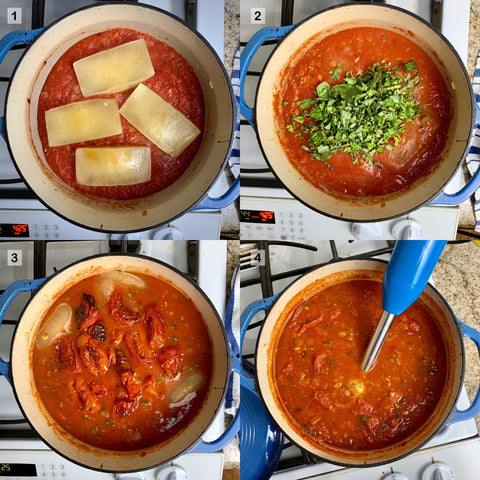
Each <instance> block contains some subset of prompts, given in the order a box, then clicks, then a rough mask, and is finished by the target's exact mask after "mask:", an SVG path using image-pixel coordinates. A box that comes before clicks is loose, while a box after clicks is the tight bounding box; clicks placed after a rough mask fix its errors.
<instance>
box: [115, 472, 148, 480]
mask: <svg viewBox="0 0 480 480" xmlns="http://www.w3.org/2000/svg"><path fill="white" fill-rule="evenodd" d="M115 480H145V474H144V473H143V472H134V473H117V474H115Z"/></svg>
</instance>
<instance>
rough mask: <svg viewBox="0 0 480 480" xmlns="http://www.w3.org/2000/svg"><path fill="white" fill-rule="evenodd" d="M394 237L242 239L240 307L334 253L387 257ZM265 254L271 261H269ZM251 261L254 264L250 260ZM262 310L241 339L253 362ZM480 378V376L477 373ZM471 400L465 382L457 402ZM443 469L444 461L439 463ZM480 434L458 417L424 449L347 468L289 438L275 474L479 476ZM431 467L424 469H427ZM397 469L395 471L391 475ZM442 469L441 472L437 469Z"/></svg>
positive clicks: (401, 478)
mask: <svg viewBox="0 0 480 480" xmlns="http://www.w3.org/2000/svg"><path fill="white" fill-rule="evenodd" d="M393 246H394V242H389V241H342V240H340V241H335V242H333V241H319V242H315V243H313V244H294V243H291V242H275V241H272V242H256V243H247V242H245V243H242V249H241V266H242V267H241V268H242V270H241V294H240V310H241V311H242V312H243V311H244V310H245V308H246V307H247V306H248V305H250V304H251V303H252V302H253V301H256V300H258V299H261V298H266V297H268V296H272V295H276V294H279V293H280V292H282V291H283V290H284V289H285V288H286V287H287V286H288V285H290V284H291V283H292V282H293V281H294V280H295V279H296V278H298V277H299V276H300V275H302V274H304V273H306V272H307V271H310V270H311V269H313V268H315V267H316V266H321V265H322V264H324V263H327V262H330V261H332V260H334V259H342V258H351V257H354V256H357V255H366V256H368V257H369V258H375V259H381V260H388V259H389V258H390V254H391V251H392V249H393ZM267 256H268V258H269V259H270V262H268V261H267ZM252 265H253V266H252ZM262 269H263V270H264V271H266V272H267V274H268V271H270V272H271V279H272V282H269V281H268V275H267V281H264V280H261V270H262ZM263 319H264V313H263V312H259V313H257V314H256V315H255V316H254V317H253V319H252V320H251V322H250V326H252V325H253V328H250V329H248V330H247V331H246V333H245V338H244V342H243V351H242V354H243V358H244V359H247V360H249V361H250V362H254V358H255V349H256V342H257V337H258V334H259V330H260V325H261V322H262V320H263ZM479 380H480V377H479ZM469 406H470V402H469V400H468V397H467V394H466V391H465V388H462V391H461V395H460V398H459V401H458V403H457V407H458V408H459V409H460V410H463V409H467V408H468V407H469ZM436 463H441V464H445V465H448V467H449V469H451V470H452V471H453V474H449V472H446V471H443V470H442V471H443V474H444V476H443V477H440V476H435V468H433V467H431V465H433V464H436ZM439 468H441V469H443V467H439ZM479 469H480V437H479V436H478V431H477V427H476V423H475V420H474V419H471V420H467V421H462V422H457V423H454V424H451V425H449V426H448V427H446V428H445V429H443V430H442V431H441V432H440V433H439V434H437V435H436V436H435V437H433V438H432V440H430V441H429V442H428V443H427V444H426V445H425V447H424V448H423V449H421V450H419V451H417V452H415V453H414V454H412V455H409V456H407V457H405V458H403V459H401V460H398V461H396V462H393V463H391V464H388V465H382V466H378V467H369V468H344V467H340V466H338V465H333V464H330V463H327V462H323V461H319V459H316V458H315V457H313V456H312V455H310V454H308V453H306V452H303V451H301V450H300V449H299V448H298V447H297V446H296V445H295V444H293V443H291V442H290V441H289V440H288V439H286V440H285V445H284V448H283V450H282V453H281V456H280V460H279V462H278V465H277V467H276V469H275V471H274V472H273V474H272V479H275V480H303V479H307V478H308V479H309V480H310V479H317V478H318V479H324V478H325V479H327V478H328V479H330V478H332V479H333V478H339V479H343V478H345V479H352V480H353V479H355V480H363V479H365V480H366V479H368V480H434V479H445V480H451V479H453V478H457V479H461V480H475V479H477V478H478V472H479V471H480V470H479ZM425 470H426V471H427V473H426V474H425V475H424V476H422V475H423V472H424V471H425ZM392 475H393V476H392ZM437 475H438V474H437Z"/></svg>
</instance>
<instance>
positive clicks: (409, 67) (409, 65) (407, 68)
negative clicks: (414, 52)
mask: <svg viewBox="0 0 480 480" xmlns="http://www.w3.org/2000/svg"><path fill="white" fill-rule="evenodd" d="M403 69H404V70H405V71H406V72H408V71H410V70H412V71H413V73H418V69H417V64H416V63H415V62H414V61H413V60H412V61H410V62H408V63H405V64H404V65H403Z"/></svg>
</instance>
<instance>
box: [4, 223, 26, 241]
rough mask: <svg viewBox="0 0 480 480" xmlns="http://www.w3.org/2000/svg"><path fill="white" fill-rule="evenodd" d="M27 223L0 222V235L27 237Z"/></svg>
mask: <svg viewBox="0 0 480 480" xmlns="http://www.w3.org/2000/svg"><path fill="white" fill-rule="evenodd" d="M29 236H30V233H29V231H28V224H27V223H0V237H8V238H16V237H29Z"/></svg>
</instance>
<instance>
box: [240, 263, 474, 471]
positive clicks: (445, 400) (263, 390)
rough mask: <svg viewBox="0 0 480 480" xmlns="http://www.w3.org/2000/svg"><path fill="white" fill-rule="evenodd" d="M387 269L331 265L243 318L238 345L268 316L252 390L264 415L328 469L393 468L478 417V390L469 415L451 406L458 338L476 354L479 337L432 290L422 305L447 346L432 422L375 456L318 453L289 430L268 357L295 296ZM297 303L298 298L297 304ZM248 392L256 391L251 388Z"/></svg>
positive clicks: (459, 357)
mask: <svg viewBox="0 0 480 480" xmlns="http://www.w3.org/2000/svg"><path fill="white" fill-rule="evenodd" d="M386 266H387V263H386V262H383V261H379V260H344V261H338V262H334V263H330V264H328V265H326V266H323V267H320V268H317V269H315V270H313V271H311V272H309V273H307V274H305V275H303V276H302V277H300V278H299V279H297V280H296V281H295V282H294V283H292V284H291V285H290V286H288V287H287V288H286V289H285V290H284V291H283V292H282V293H280V294H279V295H277V296H274V297H270V298H268V299H266V300H259V301H257V302H253V303H252V304H251V305H250V306H248V307H247V308H246V309H245V311H244V313H243V314H242V319H241V340H243V337H244V335H245V332H246V330H247V327H248V325H249V323H250V320H251V319H252V318H253V317H254V316H255V315H256V313H258V312H259V311H261V310H267V311H268V313H267V315H266V318H265V321H264V323H263V325H262V329H261V331H260V334H259V337H258V342H257V348H256V354H255V365H256V387H257V389H258V392H259V394H260V396H261V398H262V400H263V402H264V405H265V407H266V409H267V411H268V412H269V413H270V415H271V416H272V418H273V420H274V421H275V423H276V424H277V425H278V427H279V428H280V430H281V431H283V433H285V435H286V436H287V437H288V438H290V439H291V440H292V441H293V442H295V443H296V444H297V445H299V446H300V447H302V448H304V449H305V450H307V451H308V452H310V453H312V454H314V455H316V456H318V457H320V458H322V459H324V460H325V461H328V462H330V463H334V464H339V465H343V466H373V465H379V464H384V463H390V462H393V461H395V460H398V459H399V458H402V457H404V456H406V455H409V454H410V453H413V452H414V451H415V450H417V449H419V448H420V447H422V446H423V445H424V444H425V443H426V442H428V441H429V440H430V439H431V438H432V437H433V436H434V435H435V434H436V433H438V432H440V431H441V430H442V429H443V428H445V427H446V426H448V425H450V424H452V423H455V422H458V421H462V420H467V419H469V418H473V417H474V416H475V415H477V414H478V413H479V412H480V390H479V391H478V392H477V395H476V398H475V400H474V401H473V403H472V405H471V406H470V407H469V408H468V409H467V410H464V411H460V410H458V409H457V407H456V406H455V404H456V402H457V399H458V396H459V394H460V390H461V387H462V383H463V376H464V369H465V359H464V348H463V342H462V338H463V337H468V338H471V339H472V340H473V341H474V342H475V343H476V345H477V348H480V333H479V332H477V331H476V330H474V329H472V328H471V327H469V326H467V325H465V324H464V323H462V322H460V321H459V320H458V319H457V318H456V317H455V315H454V313H453V312H452V310H451V308H450V307H449V305H448V304H447V303H446V301H445V300H444V299H443V297H442V296H441V295H440V294H439V293H438V291H437V290H436V289H435V288H433V287H432V286H431V285H427V287H426V288H425V291H424V293H423V294H422V297H421V299H422V301H423V302H424V305H425V306H426V307H427V308H428V310H429V312H430V313H432V314H433V316H434V318H435V319H436V320H437V325H438V327H439V329H440V332H441V333H442V337H443V340H444V343H445V351H446V355H447V366H448V371H447V373H446V380H445V387H444V392H443V394H442V397H441V399H440V401H439V403H438V405H437V406H436V408H435V410H434V412H433V413H432V415H431V416H430V418H429V419H428V420H427V421H426V422H425V423H424V424H423V425H422V426H421V427H420V428H419V429H418V430H417V431H416V432H414V433H413V434H412V435H410V436H409V437H407V438H406V439H404V440H402V441H400V442H397V443H395V444H392V445H390V446H388V447H384V448H379V449H376V450H368V451H357V452H355V451H352V450H346V449H341V448H338V447H333V446H330V445H327V444H325V445H323V446H322V448H320V447H317V446H315V445H313V444H311V443H310V442H309V440H308V438H306V437H304V436H302V435H301V434H299V433H298V432H297V430H296V429H294V428H292V427H291V425H290V422H289V421H288V420H287V417H286V415H285V413H284V412H283V409H282V407H281V406H280V405H279V403H278V400H277V398H278V396H277V394H276V384H275V378H274V374H273V367H272V354H273V352H274V350H275V348H276V343H277V339H278V335H279V334H280V333H281V330H282V328H283V326H284V324H285V322H286V321H287V319H288V318H286V317H287V315H288V313H289V312H291V311H292V308H293V307H294V305H296V304H297V303H298V297H297V295H300V296H303V297H309V296H310V295H312V294H313V293H314V292H315V291H318V289H319V288H324V287H326V286H330V285H335V284H336V283H337V282H339V281H342V280H344V279H345V278H355V272H356V271H358V270H363V271H368V272H369V273H371V274H372V276H373V278H377V279H378V281H381V278H382V276H383V272H384V271H385V269H386ZM295 297H297V300H296V301H295V300H294V299H295ZM250 388H254V384H253V382H251V384H250Z"/></svg>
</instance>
